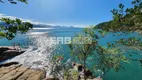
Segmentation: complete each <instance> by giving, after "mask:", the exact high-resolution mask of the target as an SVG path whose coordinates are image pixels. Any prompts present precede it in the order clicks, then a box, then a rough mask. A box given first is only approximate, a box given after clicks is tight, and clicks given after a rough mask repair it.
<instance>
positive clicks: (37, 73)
mask: <svg viewBox="0 0 142 80" xmlns="http://www.w3.org/2000/svg"><path fill="white" fill-rule="evenodd" d="M44 78H45V72H44V71H41V70H33V69H30V68H28V67H25V66H22V65H21V64H18V63H17V62H11V63H6V64H1V65H0V80H42V79H44Z"/></svg>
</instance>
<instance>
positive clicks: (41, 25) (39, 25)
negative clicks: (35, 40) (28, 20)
mask: <svg viewBox="0 0 142 80" xmlns="http://www.w3.org/2000/svg"><path fill="white" fill-rule="evenodd" d="M33 27H34V28H75V27H73V26H60V25H56V26H52V25H45V24H33Z"/></svg>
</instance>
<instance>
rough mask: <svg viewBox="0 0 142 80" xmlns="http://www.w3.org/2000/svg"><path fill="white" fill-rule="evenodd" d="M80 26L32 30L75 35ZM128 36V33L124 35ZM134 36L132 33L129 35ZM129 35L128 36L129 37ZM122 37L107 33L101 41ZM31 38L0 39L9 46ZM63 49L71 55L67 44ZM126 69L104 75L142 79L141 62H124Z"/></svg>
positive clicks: (114, 78) (110, 79)
mask: <svg viewBox="0 0 142 80" xmlns="http://www.w3.org/2000/svg"><path fill="white" fill-rule="evenodd" d="M81 31H82V29H80V28H65V29H51V30H49V29H44V30H41V29H40V30H32V31H31V32H47V35H49V36H54V37H73V36H74V34H77V33H78V32H81ZM123 36H125V37H126V36H127V35H123ZM129 36H132V35H129ZM129 36H127V37H129ZM120 38H122V36H120V37H115V36H113V35H112V34H109V35H107V36H106V37H105V38H101V39H100V40H99V43H100V44H101V45H102V46H105V45H106V42H108V41H109V42H113V41H114V40H117V39H120ZM28 41H29V38H28V36H27V35H17V36H16V38H14V39H13V40H12V41H8V40H7V39H1V40H0V46H9V45H12V43H14V42H16V43H20V44H21V45H22V46H26V45H28V44H29V43H28ZM62 47H63V50H64V52H65V54H66V56H67V57H66V58H68V57H69V49H68V47H67V46H66V45H62ZM123 67H125V69H124V70H123V69H121V70H120V71H119V72H114V71H113V70H111V71H110V72H108V73H107V74H106V75H105V76H104V80H142V66H141V64H140V63H139V62H131V63H129V64H123Z"/></svg>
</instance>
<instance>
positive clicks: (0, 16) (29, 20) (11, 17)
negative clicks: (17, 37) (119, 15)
mask: <svg viewBox="0 0 142 80" xmlns="http://www.w3.org/2000/svg"><path fill="white" fill-rule="evenodd" d="M0 18H10V19H16V18H18V17H15V16H8V15H6V14H2V13H0ZM18 19H20V20H22V21H23V22H30V23H32V24H35V25H38V24H40V25H50V26H67V27H68V26H73V27H80V28H84V27H88V25H70V24H69V25H65V24H51V23H43V22H38V21H34V20H31V19H23V18H18Z"/></svg>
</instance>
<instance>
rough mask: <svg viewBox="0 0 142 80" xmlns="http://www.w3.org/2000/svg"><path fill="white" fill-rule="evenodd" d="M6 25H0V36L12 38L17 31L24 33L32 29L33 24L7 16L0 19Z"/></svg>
mask: <svg viewBox="0 0 142 80" xmlns="http://www.w3.org/2000/svg"><path fill="white" fill-rule="evenodd" d="M0 20H1V21H2V22H4V23H5V24H6V25H5V26H3V25H0V38H5V37H6V38H7V39H9V40H11V39H13V38H14V37H15V36H16V34H17V33H18V32H20V33H25V32H27V31H28V30H30V29H32V27H33V25H32V24H31V23H29V22H22V21H21V20H20V19H15V20H11V19H9V18H2V19H0Z"/></svg>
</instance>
